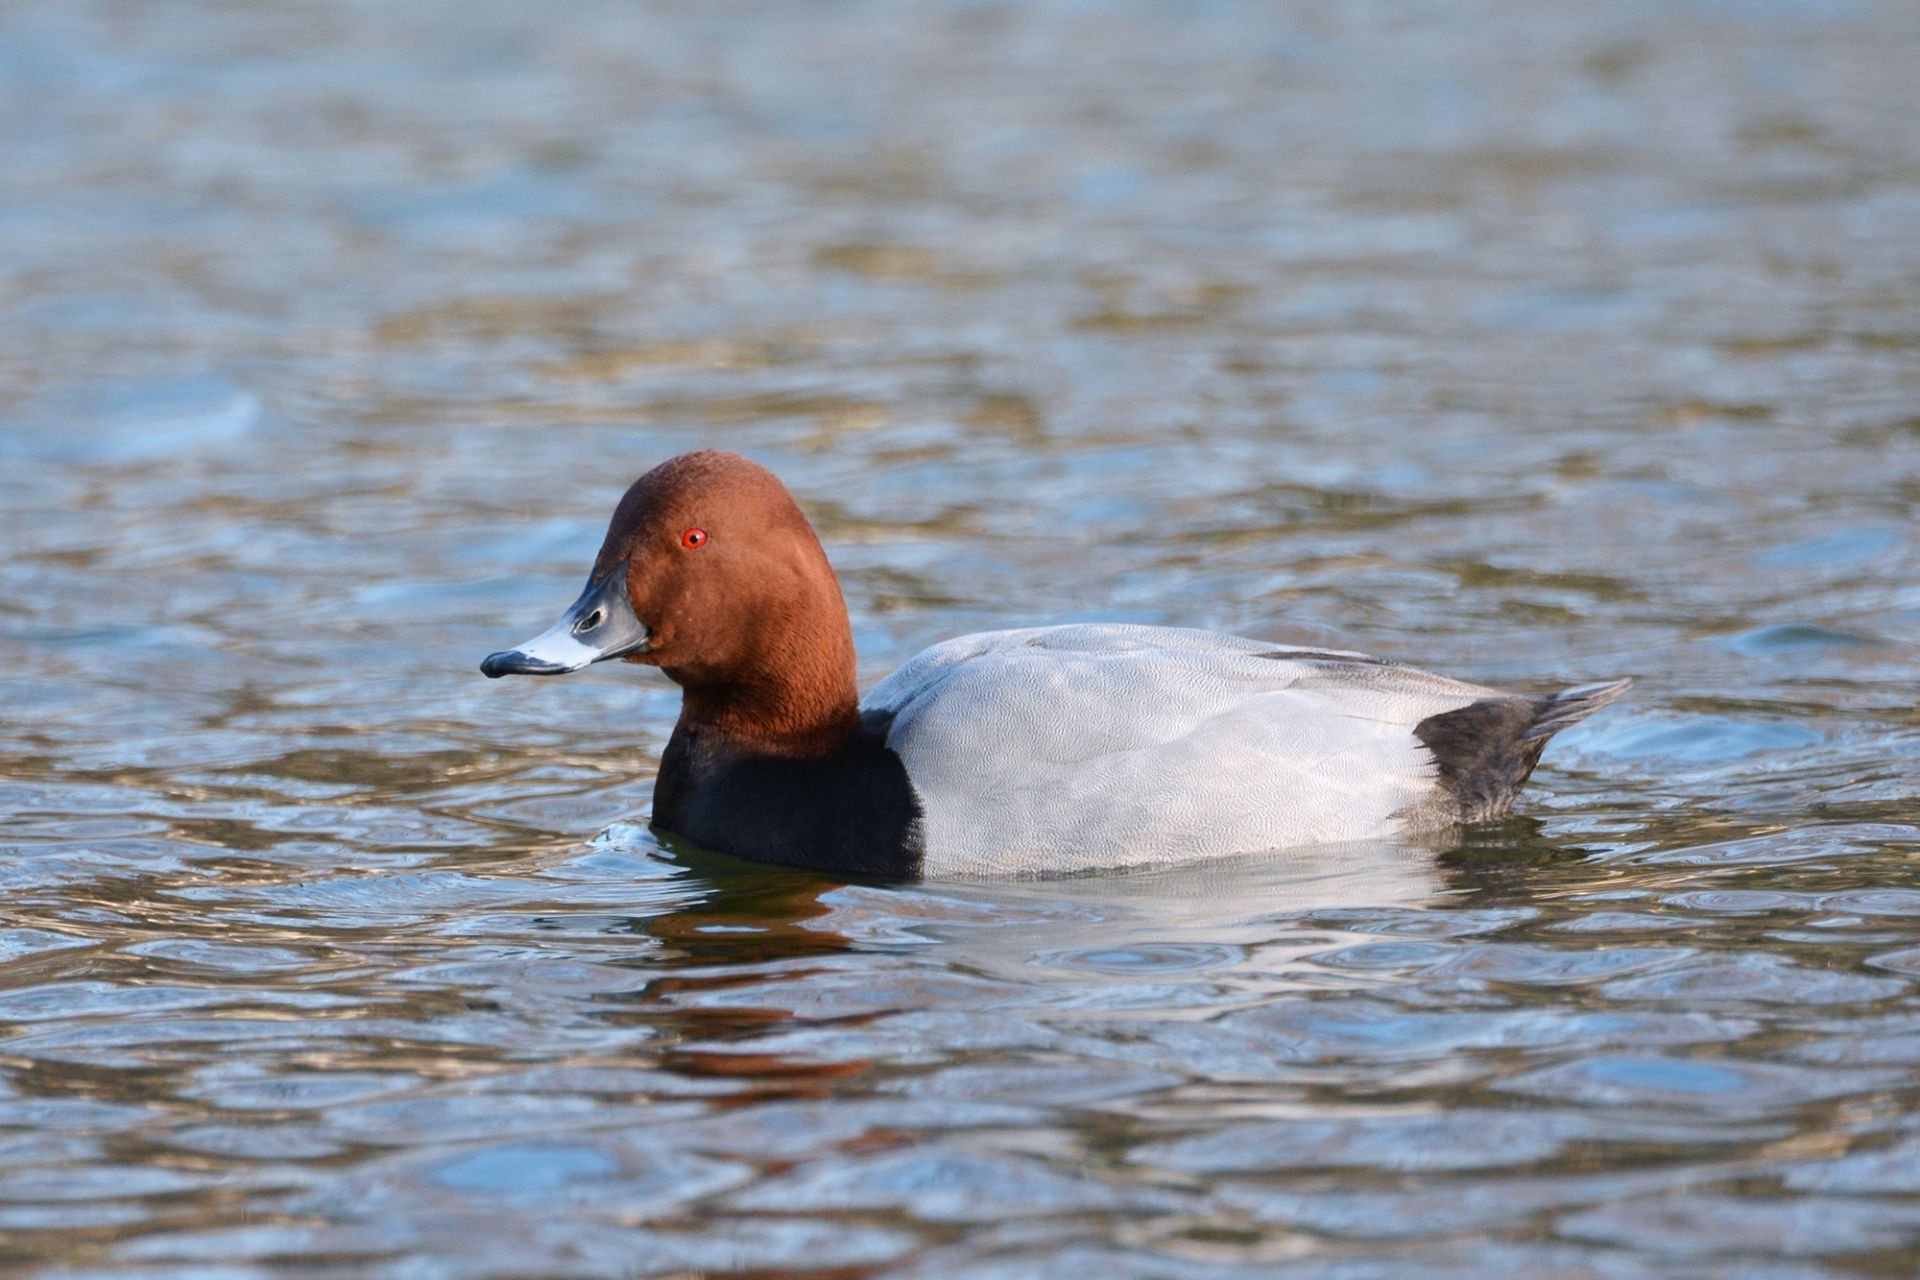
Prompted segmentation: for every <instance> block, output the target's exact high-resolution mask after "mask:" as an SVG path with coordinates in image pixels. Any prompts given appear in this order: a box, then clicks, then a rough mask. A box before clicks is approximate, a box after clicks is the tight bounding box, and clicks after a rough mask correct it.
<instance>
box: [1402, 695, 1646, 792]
mask: <svg viewBox="0 0 1920 1280" xmlns="http://www.w3.org/2000/svg"><path fill="white" fill-rule="evenodd" d="M1632 683H1633V681H1631V680H1610V681H1606V682H1604V683H1602V684H1583V685H1581V686H1579V687H1578V688H1575V689H1562V690H1561V691H1560V692H1559V693H1551V694H1547V695H1545V696H1541V697H1529V696H1527V695H1524V694H1515V695H1512V696H1509V697H1499V698H1484V699H1482V700H1481V701H1479V702H1475V703H1470V704H1469V705H1467V706H1464V707H1461V708H1460V709H1459V710H1457V711H1443V712H1441V713H1440V714H1439V715H1437V716H1428V717H1427V718H1426V719H1425V720H1422V721H1421V722H1420V723H1419V724H1417V725H1415V726H1414V730H1413V733H1414V736H1415V737H1417V738H1419V739H1420V741H1421V742H1423V743H1425V744H1426V746H1427V749H1428V750H1429V751H1431V752H1433V758H1434V760H1435V762H1437V763H1438V764H1439V766H1440V787H1441V789H1442V790H1443V791H1444V792H1445V793H1446V794H1447V795H1448V796H1449V797H1450V798H1451V799H1452V801H1453V805H1454V808H1455V809H1456V810H1457V816H1456V818H1455V821H1458V822H1480V821H1483V820H1485V819H1487V818H1497V817H1499V816H1500V815H1502V814H1504V813H1505V812H1506V811H1507V810H1508V809H1509V808H1510V807H1512V805H1513V798H1514V796H1516V795H1518V794H1519V792H1520V788H1521V787H1522V786H1523V785H1525V783H1526V781H1527V779H1528V778H1529V777H1531V776H1532V774H1533V767H1534V766H1535V765H1537V764H1539V763H1540V752H1541V751H1542V750H1544V749H1545V748H1546V745H1547V739H1549V738H1551V737H1552V736H1553V735H1554V734H1556V733H1558V732H1560V731H1561V730H1562V729H1565V728H1566V727H1567V726H1569V725H1575V724H1578V723H1580V722H1581V721H1582V720H1585V719H1586V718H1587V717H1588V716H1590V715H1592V714H1593V713H1594V712H1596V711H1598V710H1599V709H1600V708H1602V707H1604V706H1606V705H1607V704H1608V703H1609V702H1612V701H1613V700H1614V699H1615V698H1617V697H1619V696H1620V695H1621V694H1622V693H1624V692H1626V689H1627V686H1628V685H1630V684H1632Z"/></svg>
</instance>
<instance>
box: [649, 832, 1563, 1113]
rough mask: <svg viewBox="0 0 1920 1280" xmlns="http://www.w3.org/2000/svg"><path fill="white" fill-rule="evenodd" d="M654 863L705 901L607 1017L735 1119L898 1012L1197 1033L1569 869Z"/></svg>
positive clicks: (1525, 842)
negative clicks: (662, 1039)
mask: <svg viewBox="0 0 1920 1280" xmlns="http://www.w3.org/2000/svg"><path fill="white" fill-rule="evenodd" d="M649 838H651V837H649ZM660 848H661V849H662V850H663V851H664V854H665V856H666V857H668V858H670V859H671V860H673V861H675V862H677V863H679V864H680V865H681V866H683V867H684V868H686V870H687V871H688V872H690V873H692V875H694V876H697V877H698V878H699V879H700V880H701V881H702V882H703V890H704V891H702V892H697V893H694V894H691V895H688V897H687V898H685V899H683V900H682V902H681V904H680V905H678V906H676V907H674V908H673V909H671V910H668V911H664V912H662V913H661V914H659V915H656V916H653V917H651V918H649V919H647V920H644V921H635V922H634V927H635V928H636V930H640V931H644V932H646V933H647V934H649V935H651V936H652V937H653V938H655V939H657V940H658V941H659V942H660V943H662V944H663V945H664V947H665V951H664V952H654V953H652V954H651V955H650V956H649V957H648V958H647V960H646V961H645V962H644V963H646V964H647V966H648V967H649V968H653V967H657V966H660V965H662V964H665V965H669V966H671V969H670V971H669V972H665V973H662V974H661V975H660V976H659V977H656V978H653V979H651V980H650V981H648V982H647V983H646V984H645V985H644V986H643V987H642V988H641V989H640V990H639V991H636V992H633V993H629V994H628V995H626V996H625V997H623V998H622V999H621V1004H622V1005H623V1006H624V1007H625V1009H626V1010H627V1011H628V1016H630V1017H637V1018H639V1019H643V1020H644V1021H646V1022H647V1023H648V1024H649V1025H651V1026H652V1027H653V1028H654V1029H655V1030H656V1031H667V1032H668V1033H669V1035H670V1037H671V1039H672V1044H671V1045H669V1046H668V1047H666V1048H665V1049H664V1050H661V1051H659V1052H660V1064H661V1066H662V1067H663V1068H665V1069H668V1070H670V1071H673V1072H675V1073H677V1074H679V1075H682V1076H685V1077H692V1078H696V1079H701V1080H705V1081H708V1082H710V1083H711V1084H712V1085H713V1086H715V1091H716V1092H725V1093H726V1094H727V1096H729V1097H731V1098H734V1099H738V1100H745V1099H748V1098H754V1097H765V1096H770V1095H777V1096H819V1095H821V1094H825V1093H828V1092H831V1091H834V1090H837V1089H841V1088H844V1087H846V1086H847V1085H848V1083H849V1082H850V1081H852V1080H855V1079H857V1078H860V1077H862V1076H865V1075H866V1074H867V1073H869V1072H870V1071H872V1070H873V1069H874V1068H875V1065H876V1063H877V1062H879V1061H881V1059H882V1058H883V1057H884V1053H881V1052H875V1053H871V1054H869V1053H860V1052H851V1053H850V1052H847V1051H848V1050H850V1049H855V1048H859V1047H863V1046H864V1047H869V1048H874V1047H877V1046H884V1045H885V1044H886V1043H889V1042H890V1040H891V1039H892V1038H893V1037H891V1036H889V1035H880V1034H863V1029H865V1028H870V1027H872V1026H873V1025H874V1024H876V1023H878V1022H880V1021H882V1020H885V1019H890V1018H893V1017H895V1016H896V1015H900V1014H903V1013H914V1012H916V1011H921V1010H929V1011H931V1010H945V1011H948V1012H953V1011H955V1010H964V1011H965V1013H966V1014H967V1015H969V1016H971V1015H972V1014H975V1013H986V1014H989V1015H992V1014H1008V1015H1011V1016H1016V1017H1021V1018H1030V1017H1033V1016H1034V1015H1035V1014H1036V1013H1039V1014H1042V1015H1043V1016H1044V1017H1046V1018H1047V1020H1048V1021H1053V1020H1056V1019H1059V1018H1061V1017H1081V1016H1101V1015H1102V1014H1103V1013H1111V1012H1115V1011H1120V1010H1125V1009H1128V1008H1138V1007H1141V1006H1142V1005H1150V1006H1152V1007H1157V1008H1165V1007H1167V1006H1168V1005H1169V1004H1170V1003H1173V1004H1179V1005H1185V1006H1189V1007H1192V1008H1193V1009H1194V1010H1195V1011H1196V1012H1198V1013H1202V1014H1204V1011H1205V1010H1206V1009H1207V1008H1209V1007H1226V1006H1228V1005H1231V1004H1235V1003H1239V1002H1241V1001H1244V1000H1246V999H1249V998H1256V997H1258V996H1260V995H1263V994H1268V993H1271V992H1273V991H1275V990H1281V989H1288V988H1303V987H1310V986H1317V985H1324V983H1325V981H1326V975H1325V973H1324V971H1322V970H1321V968H1320V967H1319V966H1317V965H1315V964H1314V963H1312V957H1314V956H1316V955H1321V954H1324V953H1325V952H1327V951H1328V950H1329V948H1335V947H1339V946H1341V945H1344V944H1345V943H1347V942H1350V941H1357V940H1359V937H1360V933H1359V932H1358V931H1361V930H1366V929H1369V928H1371V927H1372V922H1378V921H1380V920H1382V919H1387V918H1392V917H1398V916H1400V915H1402V914H1409V915H1415V916H1417V915H1420V914H1422V913H1426V912H1431V911H1438V910H1445V909H1448V908H1465V907H1474V908H1484V907H1486V906H1489V905H1495V904H1497V903H1498V902H1500V901H1503V900H1511V899H1512V898H1513V896H1514V895H1515V894H1518V893H1520V892H1522V889H1523V886H1524V884H1525V883H1526V873H1527V871H1528V870H1529V869H1532V870H1534V871H1536V872H1537V871H1538V870H1539V869H1540V868H1541V867H1542V866H1543V865H1546V864H1552V863H1555V862H1565V861H1568V860H1576V859H1580V858H1583V857H1584V856H1585V855H1584V851H1582V850H1579V849H1577V848H1572V847H1567V846H1562V845H1558V844H1556V843H1555V842H1554V841H1552V840H1550V839H1548V838H1547V837H1545V836H1544V835H1543V834H1542V832H1541V830H1540V828H1539V825H1538V824H1537V823H1534V822H1531V821H1530V820H1527V819H1513V820H1510V821H1507V822H1504V823H1500V824H1495V825H1493V826H1490V827H1487V828H1480V829H1475V830H1470V831H1468V832H1465V833H1455V834H1453V835H1450V836H1447V837H1443V838H1441V839H1437V840H1429V841H1424V842H1420V843H1414V842H1409V841H1369V842H1362V843H1354V844H1342V845H1333V846H1323V847H1315V848H1307V849H1295V850H1284V851H1277V852H1274V853H1270V854H1265V855H1258V856H1252V857H1238V858H1233V859H1222V860H1220V861H1217V862H1211V863H1202V864H1184V865H1180V866H1175V867H1164V868H1144V869H1136V870H1131V871H1126V872H1115V873H1110V874H1103V875H1082V876H1073V877H1064V878H1053V879H1033V880H975V881H967V880H957V881H956V880H948V881H921V882H912V883H879V882H868V883H861V882H848V881H845V880H841V879H835V878H828V877H824V876H820V875H817V874H813V873H808V872H800V871H792V870H786V869H782V868H775V867H768V866H765V865H761V864H753V863H745V862H740V861H737V860H734V859H731V858H726V857H723V856H718V855H714V854H710V853H707V852H705V851H703V850H700V849H697V848H693V847H690V846H687V845H683V844H679V843H677V842H671V841H668V842H664V843H663V844H662V845H661V846H660ZM856 954H857V955H858V957H859V958H858V960H857V961H853V960H852V959H851V957H853V956H855V955H856ZM636 997H637V998H638V1000H639V1002H640V1004H641V1006H642V1007H641V1008H639V1009H636V1008H634V1005H633V1001H634V1000H635V998H636ZM722 1082H725V1083H724V1085H723V1084H722Z"/></svg>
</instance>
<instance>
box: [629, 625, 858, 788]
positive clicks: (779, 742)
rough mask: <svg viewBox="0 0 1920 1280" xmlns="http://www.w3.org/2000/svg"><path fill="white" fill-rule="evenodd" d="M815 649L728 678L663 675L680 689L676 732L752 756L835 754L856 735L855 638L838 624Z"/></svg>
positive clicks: (768, 658)
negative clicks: (832, 633)
mask: <svg viewBox="0 0 1920 1280" xmlns="http://www.w3.org/2000/svg"><path fill="white" fill-rule="evenodd" d="M821 639H825V637H816V638H815V642H814V643H810V644H808V645H806V646H803V647H796V650H797V651H796V650H789V651H788V652H785V653H778V654H768V655H762V660H760V661H757V662H754V663H752V664H750V665H748V666H746V667H744V668H743V669H739V670H735V671H731V672H690V671H679V670H671V669H670V670H668V671H667V673H666V674H667V675H668V676H670V677H671V678H672V679H673V680H674V681H675V682H677V683H678V684H679V685H680V686H681V688H682V690H683V693H682V696H681V702H680V722H679V725H678V726H677V727H676V729H675V733H676V734H685V735H689V736H691V737H695V738H698V739H699V740H701V741H702V742H706V743H710V744H712V745H714V746H720V747H725V748H729V749H731V750H734V751H738V752H741V753H744V754H750V755H772V756H787V757H791V758H795V759H809V758H817V757H820V756H829V755H833V754H834V753H835V752H837V751H839V750H841V749H842V748H843V747H845V746H846V745H847V743H848V742H850V741H851V740H852V739H854V738H855V737H857V736H858V734H859V732H860V697H859V691H858V689H857V687H856V686H855V683H854V655H853V636H852V634H851V632H850V631H849V630H848V629H847V627H846V624H845V623H844V622H843V623H842V624H841V628H840V631H839V634H837V635H835V636H833V637H832V639H831V641H830V642H829V643H825V644H821V643H818V641H819V640H821Z"/></svg>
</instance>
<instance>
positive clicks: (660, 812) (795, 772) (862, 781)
mask: <svg viewBox="0 0 1920 1280" xmlns="http://www.w3.org/2000/svg"><path fill="white" fill-rule="evenodd" d="M890 719H891V717H872V718H870V719H868V720H867V721H866V722H865V723H863V725H862V728H861V732H860V734H859V735H858V736H856V737H855V738H853V739H852V740H850V741H849V742H848V743H847V745H846V746H845V747H843V748H842V749H841V750H840V751H839V752H837V753H835V754H833V755H830V756H823V757H817V758H808V759H794V758H792V757H788V756H775V755H757V754H753V753H749V752H743V751H741V750H740V749H738V748H737V747H735V746H734V745H733V744H731V743H727V742H724V741H720V740H717V739H715V738H713V737H712V736H711V735H703V734H701V733H700V731H699V730H697V729H689V728H688V727H687V726H686V725H684V724H683V725H679V726H677V727H676V728H675V729H674V731H673V738H672V740H671V741H669V742H668V743H667V750H666V754H665V755H664V756H662V757H661V760H660V777H659V780H658V782H657V783H656V784H655V786H654V796H653V825H654V826H656V827H658V828H659V829H661V830H662V831H667V832H670V833H672V834H673V835H676V836H679V837H680V838H681V839H684V840H689V841H692V842H693V843H694V844H697V845H699V846H700V847H701V848H704V849H712V850H714V851H716V852H718V853H726V854H731V855H733V856H734V857H736V858H746V859H749V860H751V861H754V862H772V863H778V864H780V865H782V866H789V867H808V868H812V869H814V870H819V871H833V872H843V873H848V874H855V875H872V876H881V877H885V878H888V879H893V878H898V877H905V876H913V875H917V874H918V873H919V870H920V862H921V856H922V853H923V852H924V841H923V839H922V834H921V821H920V819H921V810H920V802H919V799H918V798H917V797H916V796H915V795H914V792H913V785H912V783H910V782H908V780H907V771H906V768H905V766H904V765H902V764H901V763H900V757H899V756H897V755H895V754H894V753H893V752H891V751H889V750H887V747H886V731H887V724H888V722H889V721H890Z"/></svg>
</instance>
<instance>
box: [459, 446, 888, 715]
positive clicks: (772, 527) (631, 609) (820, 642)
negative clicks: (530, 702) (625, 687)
mask: <svg viewBox="0 0 1920 1280" xmlns="http://www.w3.org/2000/svg"><path fill="white" fill-rule="evenodd" d="M610 658H619V659H622V660H624V661H627V662H637V663H644V664H646V665H649V666H656V667H659V668H660V669H661V670H662V671H664V672H665V673H666V674H667V675H668V676H669V677H670V678H671V679H673V680H674V681H675V682H676V683H678V684H679V685H681V686H682V687H683V688H684V689H685V690H686V691H687V701H686V705H685V706H684V708H683V711H682V720H683V722H686V721H687V720H689V718H690V717H691V718H692V719H693V720H695V721H701V720H708V721H714V722H716V723H724V724H725V725H726V726H727V727H728V728H729V729H730V731H732V732H734V733H735V735H736V736H744V737H757V738H768V737H774V738H777V737H780V736H781V735H783V734H791V733H793V732H796V731H801V732H818V729H819V725H820V724H821V723H822V722H824V721H832V722H835V723H837V724H844V722H845V721H846V720H847V718H848V717H856V718H857V713H856V712H855V711H854V710H853V707H854V702H855V693H854V654H853V636H852V631H851V629H850V627H849V626H848V623H847V608H846V602H845V600H844V599H843V597H842V596H841V594H840V583H839V580H838V579H837V578H836V577H835V576H834V572H833V568H832V566H831V565H830V564H829V563H828V561H827V555H826V552H825V551H824V550H823V549H822V548H821V546H820V540H819V538H818V537H816V536H815V534H814V532H813V527H812V526H811V525H810V524H808V523H807V518H806V516H805V515H804V514H803V513H802V512H801V510H800V508H799V506H798V504H796V503H795V502H794V500H793V497H792V495H791V494H789V493H788V492H787V489H786V486H785V485H783V484H781V483H780V480H779V479H778V477H776V476H775V475H774V474H773V473H772V472H771V471H768V470H767V469H766V468H765V467H762V466H760V465H759V464H758V463H755V462H751V461H749V460H747V459H746V458H743V457H741V456H740V455H739V454H735V453H725V452H720V451H717V450H703V451H701V452H698V453H687V454H682V455H680V456H679V457H677V458H672V459H669V460H668V461H666V462H663V463H661V464H660V465H659V466H657V467H655V468H654V469H653V470H651V471H649V472H647V474H645V475H643V476H641V477H640V478H639V479H638V480H636V481H635V482H634V483H633V486H632V487H631V488H629V489H628V490H627V492H626V494H625V496H624V497H622V498H621V499H620V505H619V506H618V507H616V508H615V509H614V513H613V520H612V521H611V523H609V525H608V526H607V536H606V539H605V540H604V541H603V542H602V543H601V545H600V554H599V555H597V556H596V557H594V562H593V571H592V572H591V573H590V574H589V575H588V577H587V586H586V589H585V590H584V591H582V592H581V593H580V598H579V599H577V600H575V601H574V602H573V604H572V605H571V606H569V607H568V608H567V610H566V612H564V613H562V614H561V615H560V619H559V621H557V622H555V623H554V624H553V626H551V627H549V628H548V629H547V630H546V631H543V632H542V633H540V634H539V635H538V636H535V637H534V638H533V639H531V640H529V641H527V642H526V643H524V644H521V645H519V646H517V647H515V648H512V649H507V650H503V651H501V652H499V653H494V654H489V655H488V656H487V659H486V661H484V662H482V663H481V664H480V670H481V671H482V672H483V673H485V674H486V675H488V676H490V677H497V676H506V675H541V676H546V675H563V674H565V673H567V672H570V671H578V670H580V669H582V668H583V667H586V666H589V665H591V664H593V663H595V662H604V661H606V660H607V659H610ZM809 726H811V728H809Z"/></svg>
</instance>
